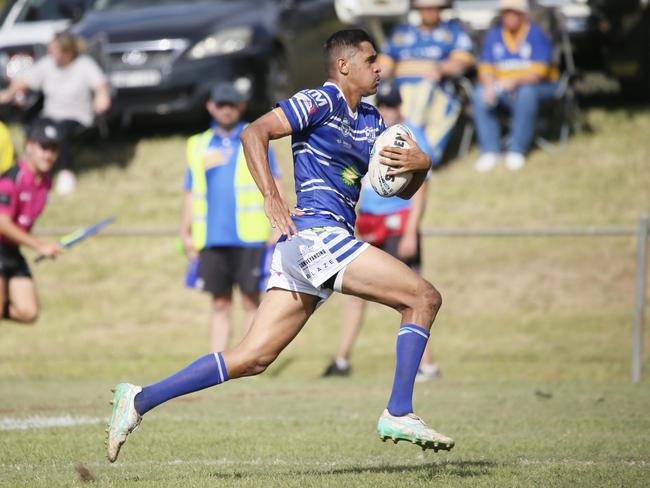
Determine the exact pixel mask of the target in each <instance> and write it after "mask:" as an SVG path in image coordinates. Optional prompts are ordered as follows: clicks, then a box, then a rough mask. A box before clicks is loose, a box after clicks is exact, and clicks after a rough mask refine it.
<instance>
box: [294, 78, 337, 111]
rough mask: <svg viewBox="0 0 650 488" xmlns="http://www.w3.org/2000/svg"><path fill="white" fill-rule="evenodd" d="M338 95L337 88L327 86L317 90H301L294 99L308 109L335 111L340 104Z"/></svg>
mask: <svg viewBox="0 0 650 488" xmlns="http://www.w3.org/2000/svg"><path fill="white" fill-rule="evenodd" d="M337 95H338V89H337V88H336V86H332V85H328V84H325V85H322V86H319V87H316V88H306V89H304V90H300V91H299V92H298V93H296V94H295V95H294V96H293V97H292V98H293V99H295V100H297V101H299V102H302V103H303V104H304V105H306V106H307V108H308V109H312V108H315V109H316V110H320V109H326V110H329V111H334V109H335V107H336V105H337V104H338V103H339V100H338V98H337Z"/></svg>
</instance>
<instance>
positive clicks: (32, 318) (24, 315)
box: [15, 309, 38, 325]
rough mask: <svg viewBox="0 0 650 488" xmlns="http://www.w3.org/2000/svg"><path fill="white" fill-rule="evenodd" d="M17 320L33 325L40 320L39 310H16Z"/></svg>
mask: <svg viewBox="0 0 650 488" xmlns="http://www.w3.org/2000/svg"><path fill="white" fill-rule="evenodd" d="M15 320H17V321H18V322H20V323H21V324H24V325H33V324H35V323H36V322H37V321H38V310H36V309H22V310H17V311H16V317H15Z"/></svg>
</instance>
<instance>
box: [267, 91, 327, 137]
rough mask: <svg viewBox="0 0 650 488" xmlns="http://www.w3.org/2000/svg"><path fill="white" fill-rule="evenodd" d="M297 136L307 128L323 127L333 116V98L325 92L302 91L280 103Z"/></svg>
mask: <svg viewBox="0 0 650 488" xmlns="http://www.w3.org/2000/svg"><path fill="white" fill-rule="evenodd" d="M277 106H278V107H280V108H281V109H282V111H283V112H284V114H285V115H286V117H287V120H288V121H289V124H290V125H291V130H292V132H293V133H294V134H295V133H297V132H301V131H303V130H305V129H306V128H307V127H314V126H319V125H322V124H323V123H324V122H326V121H327V119H328V118H329V117H330V116H331V115H332V112H333V111H334V106H333V103H332V98H331V97H330V95H329V94H328V93H327V92H325V90H319V89H312V90H302V91H299V92H298V93H296V94H295V95H294V96H293V97H291V98H289V99H287V100H281V101H280V102H278V105H277Z"/></svg>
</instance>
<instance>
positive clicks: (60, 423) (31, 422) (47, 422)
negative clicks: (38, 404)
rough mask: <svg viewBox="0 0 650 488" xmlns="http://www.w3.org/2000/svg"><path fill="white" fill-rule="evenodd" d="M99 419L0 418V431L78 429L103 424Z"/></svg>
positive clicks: (62, 417) (66, 416) (70, 417)
mask: <svg viewBox="0 0 650 488" xmlns="http://www.w3.org/2000/svg"><path fill="white" fill-rule="evenodd" d="M102 421H103V419H101V418H99V417H73V416H71V415H62V416H59V417H43V416H41V415H33V416H31V417H25V418H22V419H19V418H15V417H3V418H0V430H29V429H49V428H51V427H76V426H77V425H93V424H98V423H100V422H102Z"/></svg>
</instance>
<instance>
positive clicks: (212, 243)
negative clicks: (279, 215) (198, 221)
mask: <svg viewBox="0 0 650 488" xmlns="http://www.w3.org/2000/svg"><path fill="white" fill-rule="evenodd" d="M244 127H245V124H244V123H240V124H239V125H237V126H236V127H235V128H234V129H233V130H232V131H230V133H228V134H224V133H221V132H218V131H216V130H215V131H214V135H213V136H212V139H211V140H210V144H209V145H208V150H207V152H206V154H205V177H206V184H207V195H206V198H207V202H208V211H207V215H206V221H207V233H206V241H205V247H219V246H239V247H250V246H257V245H259V243H250V242H243V241H241V240H240V239H239V234H238V233H237V216H236V214H235V213H236V200H235V170H236V167H237V156H238V154H239V151H240V149H241V143H240V141H239V136H240V134H241V132H242V131H243V130H244ZM269 163H270V165H271V173H272V174H273V176H274V177H278V176H279V171H278V169H277V164H276V161H275V156H274V154H273V151H272V150H271V149H270V148H269ZM184 188H185V191H188V192H191V191H192V171H191V170H190V169H189V167H188V169H187V170H186V172H185V184H184Z"/></svg>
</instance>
